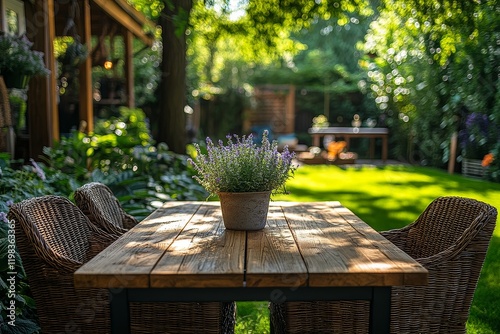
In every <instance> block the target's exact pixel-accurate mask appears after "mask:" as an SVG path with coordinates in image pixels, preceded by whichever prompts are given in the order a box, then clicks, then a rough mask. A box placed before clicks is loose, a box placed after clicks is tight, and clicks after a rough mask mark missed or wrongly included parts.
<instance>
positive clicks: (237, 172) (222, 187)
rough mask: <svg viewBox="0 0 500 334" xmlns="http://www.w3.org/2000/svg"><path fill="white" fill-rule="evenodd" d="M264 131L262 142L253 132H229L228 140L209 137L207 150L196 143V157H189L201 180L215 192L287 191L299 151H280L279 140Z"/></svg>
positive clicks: (286, 149) (195, 177)
mask: <svg viewBox="0 0 500 334" xmlns="http://www.w3.org/2000/svg"><path fill="white" fill-rule="evenodd" d="M268 136H269V133H268V132H267V131H265V132H264V134H263V136H262V142H261V145H260V146H258V145H257V144H255V143H254V142H253V135H251V134H250V135H248V136H242V137H239V136H238V135H232V136H231V135H228V136H227V137H226V139H227V142H226V144H224V142H223V141H222V140H219V141H218V143H217V145H215V144H214V143H213V141H212V140H211V139H210V138H207V139H206V144H207V153H206V154H205V153H202V151H201V148H200V146H199V145H198V144H195V148H196V157H194V158H193V159H189V160H188V161H189V162H190V163H191V164H192V165H193V166H194V169H195V170H196V172H197V175H195V176H194V177H193V178H194V179H195V180H197V181H198V182H199V183H200V184H201V185H202V186H203V187H204V188H205V189H206V190H207V191H208V192H209V193H210V194H211V195H215V194H217V193H219V192H252V191H272V192H273V193H275V194H277V193H286V189H285V182H286V181H287V180H288V179H289V178H291V177H293V173H294V171H295V170H296V169H297V166H295V165H293V163H292V162H293V159H294V158H295V153H293V152H292V153H291V152H289V151H288V147H285V148H284V149H283V151H282V152H279V151H278V143H277V141H273V142H272V143H271V142H269V139H268Z"/></svg>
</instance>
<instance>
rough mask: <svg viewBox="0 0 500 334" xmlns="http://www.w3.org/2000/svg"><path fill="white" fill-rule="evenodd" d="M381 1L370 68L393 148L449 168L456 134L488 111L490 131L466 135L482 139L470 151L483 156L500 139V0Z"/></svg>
mask: <svg viewBox="0 0 500 334" xmlns="http://www.w3.org/2000/svg"><path fill="white" fill-rule="evenodd" d="M382 4H383V7H382V8H381V9H380V15H379V17H378V19H377V20H376V21H375V22H373V23H372V25H371V29H370V30H369V32H368V34H367V36H366V43H365V52H366V53H367V54H370V55H371V56H372V58H371V59H367V60H366V69H367V73H368V75H369V78H370V80H371V85H370V88H371V91H372V95H373V97H374V98H375V101H376V102H377V105H378V107H379V110H380V113H381V115H384V117H386V119H387V123H388V125H389V127H390V128H391V133H392V136H391V138H392V140H393V147H395V148H396V150H395V151H394V152H393V153H395V154H396V155H397V157H398V158H407V159H409V160H410V161H415V162H420V163H422V164H427V165H432V166H436V167H443V165H444V164H446V163H447V162H448V159H449V151H448V148H449V147H450V137H451V134H452V133H454V132H457V131H458V130H460V129H461V127H466V126H467V124H466V122H465V120H466V119H467V118H468V116H469V115H472V114H473V113H479V114H481V115H487V119H489V121H490V126H489V129H488V131H485V135H483V136H481V137H478V136H475V137H474V136H470V135H465V136H463V137H464V139H465V140H469V139H471V140H473V141H475V149H474V150H468V151H469V152H468V154H470V153H473V154H475V155H477V156H475V157H474V158H481V157H482V156H483V155H484V152H487V151H488V149H489V148H491V146H492V144H494V143H496V142H498V141H499V139H500V138H499V137H498V136H499V133H498V129H499V128H500V117H498V115H495V105H498V102H496V94H497V90H498V86H499V85H498V82H499V80H498V75H497V74H498V69H497V70H495V67H496V66H498V64H499V54H498V52H496V51H495V50H497V49H498V48H497V46H496V43H497V41H496V40H497V38H495V37H493V36H495V34H498V31H499V21H498V10H497V4H496V1H495V0H489V1H484V2H477V1H468V0H445V1H440V2H435V1H431V0H399V1H394V0H385V1H382ZM480 118H482V117H480ZM480 118H476V119H480ZM408 148H409V149H408ZM463 153H466V152H465V151H464V152H463ZM460 158H461V157H459V159H460Z"/></svg>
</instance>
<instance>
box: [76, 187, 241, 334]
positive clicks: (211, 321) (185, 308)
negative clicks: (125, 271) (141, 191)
mask: <svg viewBox="0 0 500 334" xmlns="http://www.w3.org/2000/svg"><path fill="white" fill-rule="evenodd" d="M75 202H76V204H77V205H78V207H79V208H81V210H82V211H83V212H84V213H85V214H86V215H87V217H88V218H89V220H90V221H91V222H92V223H94V224H95V225H96V226H98V227H100V228H102V229H103V230H105V231H107V232H108V233H111V234H113V235H118V236H119V235H122V234H123V233H125V232H126V231H127V229H129V228H132V227H133V226H135V225H136V224H137V221H136V220H135V219H134V218H133V217H132V216H130V215H128V214H127V213H125V211H124V210H123V209H122V207H121V205H120V203H119V201H118V200H117V198H116V197H115V196H114V194H113V192H112V191H111V190H110V189H109V188H108V187H107V186H106V185H104V184H102V183H98V182H92V183H88V184H86V185H84V186H82V187H81V188H79V189H77V190H76V191H75ZM235 311H236V304H235V303H232V302H229V303H219V302H206V303H136V302H133V303H130V322H131V327H132V332H133V333H135V334H150V333H176V334H177V333H179V334H181V333H213V334H218V333H224V334H226V333H227V334H231V333H233V332H234V326H235V317H236V314H235Z"/></svg>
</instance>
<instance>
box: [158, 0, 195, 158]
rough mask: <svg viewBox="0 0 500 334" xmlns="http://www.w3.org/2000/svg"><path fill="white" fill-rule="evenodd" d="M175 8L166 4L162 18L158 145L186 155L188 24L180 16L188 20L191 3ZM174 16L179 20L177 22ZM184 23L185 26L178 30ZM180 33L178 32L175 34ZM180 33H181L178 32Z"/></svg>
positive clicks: (183, 0) (182, 1)
mask: <svg viewBox="0 0 500 334" xmlns="http://www.w3.org/2000/svg"><path fill="white" fill-rule="evenodd" d="M171 3H172V7H173V8H172V7H171V6H169V5H165V7H164V9H163V13H162V15H161V17H160V24H161V27H162V40H163V60H162V64H161V70H162V80H161V83H160V87H159V95H160V96H159V101H160V105H159V111H160V113H159V115H158V132H157V133H158V136H157V138H156V140H157V142H164V143H166V144H167V145H168V147H169V148H170V150H172V151H174V152H176V153H181V154H185V153H186V143H187V133H186V116H185V114H184V106H185V105H186V34H185V30H186V27H187V22H185V23H184V22H183V23H178V21H177V20H178V18H179V17H185V18H186V20H188V18H189V13H190V12H191V8H192V6H193V1H192V0H174V1H172V2H171ZM174 17H176V18H177V20H176V22H174ZM179 24H182V25H183V27H179ZM176 32H177V33H176ZM179 32H181V33H179Z"/></svg>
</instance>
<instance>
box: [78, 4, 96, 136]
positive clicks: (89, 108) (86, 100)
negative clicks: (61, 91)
mask: <svg viewBox="0 0 500 334" xmlns="http://www.w3.org/2000/svg"><path fill="white" fill-rule="evenodd" d="M80 10H81V12H80V17H81V22H82V24H81V27H80V36H81V39H82V43H83V44H85V45H86V46H87V48H89V55H90V50H91V49H92V46H91V43H92V34H91V30H90V28H91V26H90V3H89V0H83V1H82V4H81V7H80ZM79 80H80V88H79V97H80V112H79V114H80V123H82V122H85V123H84V125H85V129H82V130H85V131H86V132H93V131H94V105H93V100H92V57H90V56H89V57H87V59H85V62H83V64H81V65H80V73H79Z"/></svg>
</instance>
